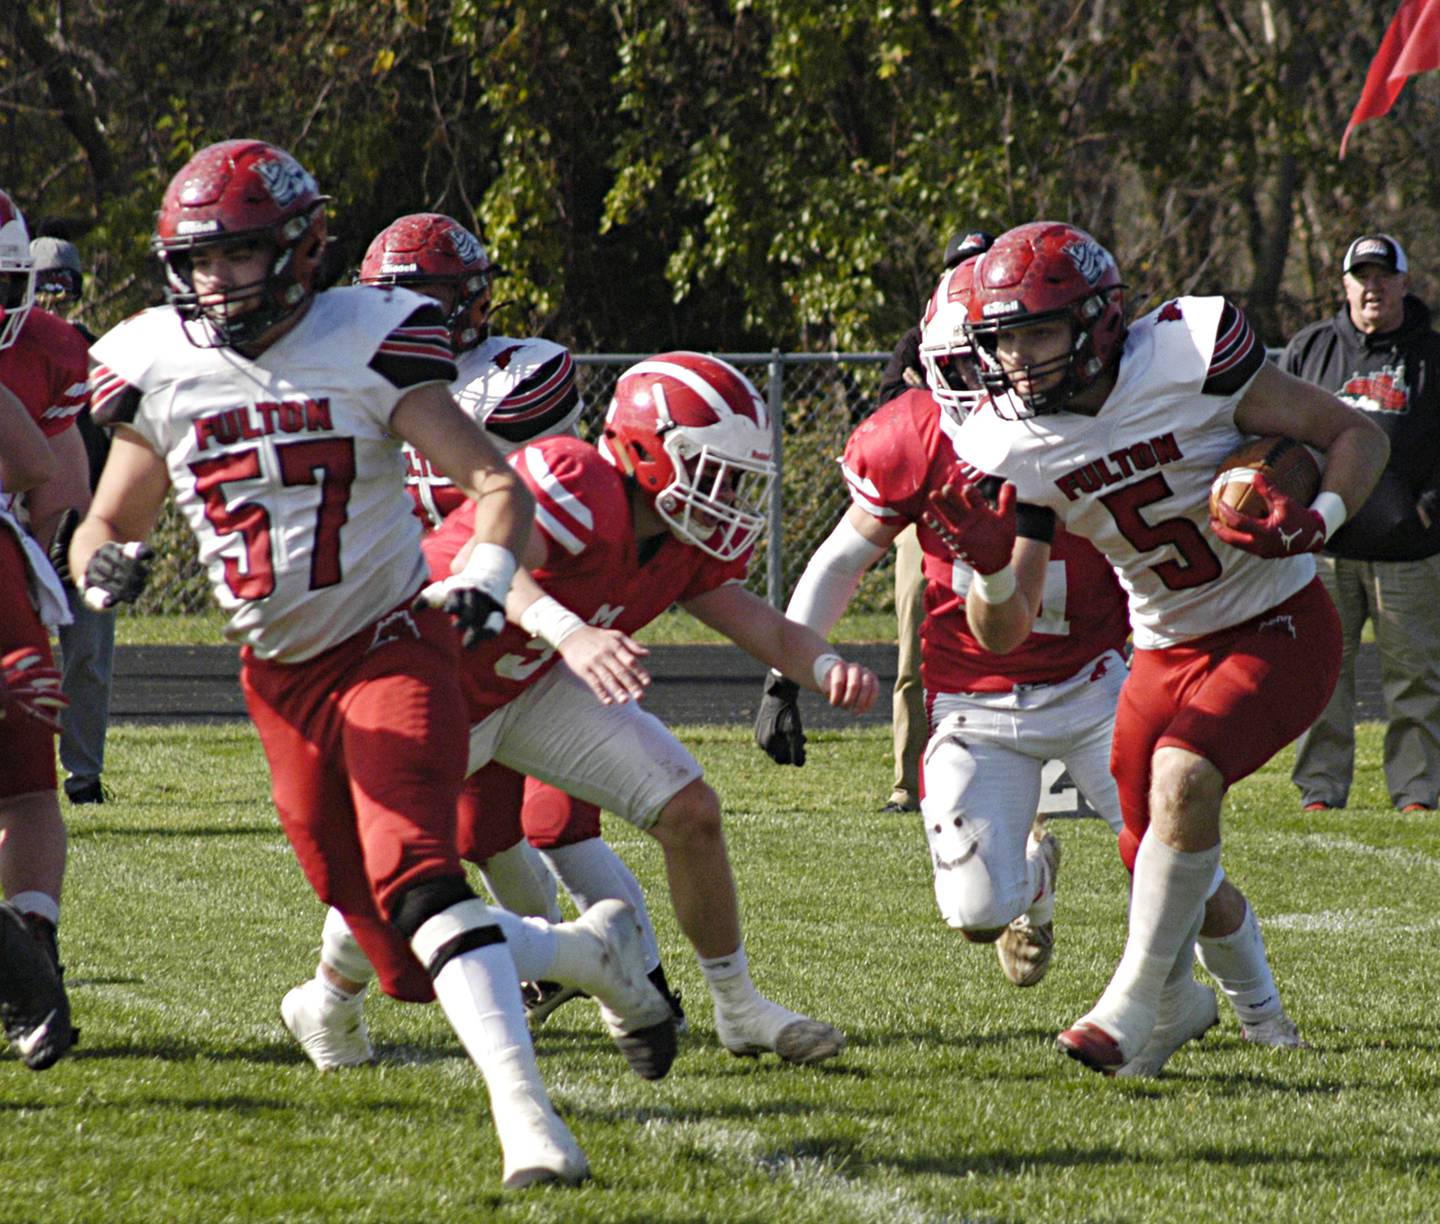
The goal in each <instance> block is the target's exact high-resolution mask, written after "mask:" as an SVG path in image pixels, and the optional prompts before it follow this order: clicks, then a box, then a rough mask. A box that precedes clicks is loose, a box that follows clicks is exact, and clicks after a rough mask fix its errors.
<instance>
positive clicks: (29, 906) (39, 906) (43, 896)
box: [6, 889, 60, 927]
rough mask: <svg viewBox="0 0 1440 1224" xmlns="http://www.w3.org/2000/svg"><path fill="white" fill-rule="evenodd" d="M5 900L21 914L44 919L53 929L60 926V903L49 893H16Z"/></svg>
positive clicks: (33, 891)
mask: <svg viewBox="0 0 1440 1224" xmlns="http://www.w3.org/2000/svg"><path fill="white" fill-rule="evenodd" d="M6 900H7V901H9V902H10V904H11V905H13V906H14V907H15V908H16V909H18V910H19V911H20V912H21V913H22V914H34V915H35V916H36V917H37V918H44V919H45V921H47V922H48V923H49V924H50V925H51V926H53V927H58V926H59V925H60V902H59V901H57V900H56V899H55V898H54V897H52V896H51V895H50V894H49V893H43V892H40V891H38V890H33V889H32V890H31V891H29V892H18V893H16V894H15V895H14V896H13V897H7V898H6Z"/></svg>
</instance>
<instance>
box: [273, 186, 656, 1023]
mask: <svg viewBox="0 0 1440 1224" xmlns="http://www.w3.org/2000/svg"><path fill="white" fill-rule="evenodd" d="M493 274H494V268H493V267H492V265H491V263H490V256H489V254H488V253H487V252H486V250H485V247H484V244H483V243H481V241H480V240H479V239H478V238H477V237H476V236H475V235H474V234H473V233H471V232H470V230H468V229H467V228H466V227H465V226H463V225H461V224H460V222H458V221H456V220H455V219H454V218H453V217H448V216H445V215H444V214H443V213H412V214H409V215H407V216H404V217H399V218H397V219H396V220H395V221H392V222H391V223H390V224H389V225H387V226H386V227H385V228H384V229H383V230H381V231H380V233H378V234H377V235H375V238H374V239H373V240H372V241H371V243H370V246H369V247H368V248H367V249H366V251H365V258H364V259H363V260H362V261H361V264H360V275H359V277H358V278H357V279H358V280H359V282H360V283H361V284H362V285H376V286H381V287H393V286H397V285H398V286H402V287H404V288H406V289H411V290H413V291H414V292H416V293H422V294H424V295H425V296H426V297H431V298H434V299H435V300H436V301H437V302H439V303H440V305H441V308H442V309H443V310H444V311H445V316H446V322H447V323H448V325H449V327H450V342H451V346H452V348H453V349H454V350H455V365H456V368H457V370H458V371H459V377H458V378H456V380H455V382H454V383H452V384H451V388H450V389H451V391H452V392H453V393H454V395H455V399H456V402H457V403H458V404H459V405H460V408H461V411H463V412H465V413H466V414H467V415H468V416H469V417H470V418H471V419H472V420H473V421H474V422H475V423H476V424H477V425H479V426H480V427H481V428H482V429H483V430H484V431H485V433H486V435H487V436H488V437H489V439H490V440H491V442H492V443H494V445H495V449H496V450H497V451H499V452H500V453H501V454H502V455H509V454H510V453H511V452H512V451H514V450H515V449H516V448H518V447H520V446H523V445H525V444H526V443H529V442H537V441H539V440H540V439H541V438H548V437H552V436H554V435H556V434H573V433H574V432H575V426H576V422H578V421H579V419H580V414H581V412H582V411H583V410H584V400H583V399H582V398H581V396H580V392H579V388H578V387H577V386H576V383H575V363H574V362H573V361H572V360H571V357H570V353H569V351H568V350H567V349H565V348H564V347H563V346H561V345H559V344H556V343H554V342H553V341H551V340H544V339H541V338H540V337H538V336H531V337H528V338H524V339H515V338H513V337H510V336H496V335H492V334H491V331H490V313H491V303H492V295H491V277H492V275H493ZM405 464H406V471H405V486H406V488H407V489H408V490H409V493H410V496H411V497H412V498H413V499H414V502H415V508H416V513H417V514H418V515H419V516H420V519H421V522H422V523H423V525H424V527H425V529H426V531H427V532H428V531H432V530H434V529H435V528H436V527H438V526H439V525H440V523H441V522H442V521H443V520H444V518H445V516H446V515H448V514H449V513H451V511H453V510H455V509H457V508H458V507H459V506H460V504H461V503H462V502H463V501H464V500H465V495H464V493H463V492H462V491H461V490H460V489H458V488H457V487H456V486H455V485H454V483H453V482H451V481H450V480H449V479H448V478H447V477H446V476H444V475H443V474H442V473H440V472H438V471H436V470H435V468H434V467H433V466H432V465H431V464H430V462H429V460H428V459H426V458H425V456H424V455H422V454H420V452H419V451H417V450H416V449H415V448H414V447H413V446H410V445H408V444H407V445H406V447H405ZM465 789H466V794H465V795H463V796H462V798H461V802H462V803H469V802H471V801H472V796H471V794H470V792H472V791H474V792H475V793H476V796H475V801H477V802H479V801H480V798H479V797H480V796H483V802H484V803H485V804H486V805H487V807H488V808H489V809H490V810H491V811H494V810H496V809H497V808H498V807H499V806H500V804H501V796H502V795H503V794H506V793H508V794H509V795H510V796H511V799H512V801H513V802H514V803H519V804H520V805H521V806H522V824H523V828H524V830H525V836H523V837H520V838H519V839H518V840H517V841H516V842H515V843H514V844H513V845H510V846H504V847H501V848H499V849H498V850H496V852H495V853H493V854H490V855H489V856H488V857H487V858H486V859H485V860H484V861H483V862H480V863H478V864H477V866H478V867H479V868H480V872H481V875H482V876H483V877H484V879H485V884H486V887H488V888H489V889H490V892H491V894H492V895H493V896H494V897H495V899H496V900H497V901H498V902H499V903H500V904H501V905H503V906H505V908H506V909H509V910H512V911H513V912H515V913H517V914H531V915H535V916H538V917H544V918H549V919H551V920H552V921H555V922H558V921H559V920H560V911H559V908H558V907H557V905H556V901H555V880H556V878H557V877H558V878H559V879H560V880H561V881H562V882H563V883H564V885H565V888H566V891H567V892H568V893H569V894H570V896H571V898H572V900H574V902H575V904H576V905H577V906H578V907H579V909H580V910H582V911H583V910H585V909H588V908H589V907H590V905H592V904H594V903H595V902H597V901H602V900H605V899H606V898H615V899H617V900H621V901H625V902H627V903H629V904H630V905H631V906H632V907H633V908H634V910H635V917H636V920H637V921H638V922H639V923H640V929H641V932H642V934H643V938H644V945H645V961H646V969H647V971H648V974H649V976H650V979H651V981H653V982H654V983H655V986H656V989H658V990H659V991H660V992H661V993H662V994H663V995H664V996H665V997H666V998H667V999H668V1000H669V1001H670V1004H671V1008H672V1010H674V1012H675V1014H676V1019H677V1022H678V1023H683V1020H684V1012H683V1011H682V1010H681V1007H680V1000H679V996H678V995H676V994H675V993H673V992H672V991H671V989H670V984H669V981H668V980H667V978H666V975H665V970H664V967H663V966H662V965H661V963H660V947H659V943H658V941H657V940H656V938H655V929H654V926H653V925H652V923H651V921H650V915H649V910H648V907H647V905H646V902H645V895H644V892H643V891H642V890H641V887H640V882H639V881H638V880H636V878H635V876H634V874H633V873H632V872H631V871H630V869H629V868H628V867H627V866H626V865H625V864H624V863H623V862H622V861H621V860H620V858H619V856H617V855H616V854H615V852H614V851H613V850H612V849H611V848H610V846H609V845H608V844H607V843H606V842H605V841H604V840H603V839H602V838H601V836H600V809H599V808H598V807H596V806H595V805H594V804H593V803H585V802H583V801H582V800H579V799H575V798H573V797H572V796H570V795H566V794H565V793H564V792H563V791H560V790H557V789H556V788H555V787H553V786H550V785H548V784H546V783H544V782H541V781H539V780H538V779H535V778H530V779H521V778H519V777H518V776H512V775H511V774H510V771H507V770H506V769H505V767H504V766H503V765H499V764H493V765H490V766H487V767H486V769H485V771H484V774H483V776H481V775H477V776H475V777H472V778H469V779H467V780H466V788H465ZM507 827H509V826H508V825H507ZM535 847H538V848H539V852H537V850H536V849H535ZM540 852H543V855H544V857H543V860H542V858H541V857H540ZM552 872H553V874H552ZM343 985H349V986H351V987H353V988H356V989H358V984H356V983H343ZM310 988H311V986H310V984H309V983H307V985H306V987H305V989H310ZM296 989H301V988H300V987H297V988H296ZM522 990H523V992H524V995H525V1013H526V1016H527V1018H528V1019H529V1021H530V1023H531V1025H532V1026H536V1027H538V1026H539V1025H541V1024H543V1023H544V1022H545V1021H546V1020H547V1019H548V1018H549V1017H550V1015H551V1014H553V1012H554V1011H555V1009H556V1008H558V1007H559V1006H561V1004H563V1003H565V1002H566V1001H568V1000H569V999H572V998H574V997H575V996H576V994H577V992H576V990H575V989H574V988H573V987H569V986H564V985H561V984H560V983H558V982H524V983H522ZM357 1032H363V1030H357ZM297 1035H298V1034H297Z"/></svg>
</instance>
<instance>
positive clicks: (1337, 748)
mask: <svg viewBox="0 0 1440 1224" xmlns="http://www.w3.org/2000/svg"><path fill="white" fill-rule="evenodd" d="M1408 271H1409V267H1408V263H1407V261H1406V258H1405V251H1404V249H1403V248H1402V247H1401V245H1400V243H1399V242H1397V241H1396V240H1395V239H1394V238H1392V237H1391V236H1390V235H1388V234H1366V235H1362V236H1361V237H1359V238H1357V239H1355V241H1354V242H1352V243H1351V244H1350V247H1349V249H1348V250H1347V251H1346V253H1345V260H1344V263H1343V273H1344V285H1345V299H1346V304H1345V307H1344V308H1343V309H1341V310H1340V311H1339V313H1337V314H1336V315H1334V316H1333V317H1332V318H1329V319H1325V320H1322V321H1321V322H1319V323H1312V324H1311V325H1310V326H1309V327H1306V328H1305V329H1303V330H1302V331H1300V332H1299V333H1298V334H1297V335H1296V336H1295V337H1294V338H1293V339H1292V340H1291V341H1290V343H1289V345H1288V346H1287V347H1286V349H1285V352H1284V355H1283V356H1282V357H1281V360H1280V364H1281V366H1282V367H1283V368H1284V369H1285V370H1287V371H1289V372H1290V373H1292V374H1297V375H1299V376H1300V377H1301V378H1305V379H1308V380H1309V381H1311V382H1314V383H1318V384H1319V385H1320V386H1322V387H1324V388H1326V389H1327V390H1331V391H1334V392H1335V394H1336V395H1338V396H1339V397H1340V398H1341V399H1343V400H1345V401H1346V402H1347V403H1349V404H1351V405H1352V406H1354V407H1356V408H1359V409H1361V410H1363V411H1365V412H1367V413H1369V414H1370V415H1371V417H1372V418H1373V419H1374V420H1375V421H1376V423H1378V424H1379V425H1380V426H1381V427H1382V428H1383V429H1384V430H1385V432H1386V433H1387V434H1389V435H1390V462H1389V466H1387V467H1386V469H1385V473H1384V475H1383V476H1382V477H1381V479H1380V483H1379V484H1378V485H1377V486H1376V488H1375V491H1374V493H1372V494H1371V496H1370V499H1369V500H1368V501H1367V502H1366V503H1365V505H1364V506H1363V507H1361V509H1360V510H1359V512H1358V513H1356V514H1355V515H1354V516H1353V517H1352V518H1351V519H1350V521H1349V522H1347V523H1346V524H1345V525H1344V527H1342V528H1341V529H1340V530H1339V531H1337V532H1336V533H1335V535H1334V536H1332V537H1331V539H1330V542H1329V544H1328V545H1327V546H1326V549H1325V554H1324V555H1323V556H1322V557H1320V558H1318V560H1319V563H1320V573H1321V577H1322V578H1323V579H1324V581H1325V585H1326V587H1327V588H1328V589H1329V591H1330V595H1331V597H1332V598H1333V599H1334V600H1335V606H1336V607H1337V608H1338V609H1339V610H1340V620H1341V625H1342V627H1343V629H1344V634H1345V654H1344V660H1343V663H1342V668H1341V673H1340V682H1339V684H1338V685H1337V686H1336V689H1335V695H1334V697H1333V698H1332V699H1331V701H1330V704H1329V706H1328V707H1327V708H1326V710H1325V712H1324V714H1322V715H1321V716H1320V718H1319V719H1318V720H1317V721H1316V723H1315V725H1314V726H1313V727H1311V729H1310V730H1309V731H1307V732H1306V733H1305V734H1304V735H1303V736H1301V738H1300V740H1299V742H1298V743H1297V745H1296V750H1295V768H1294V771H1293V773H1292V775H1291V777H1292V778H1293V780H1294V782H1295V785H1296V786H1297V787H1298V788H1299V790H1300V802H1301V804H1302V805H1303V806H1304V807H1305V810H1306V811H1325V810H1326V809H1329V808H1343V807H1344V806H1345V803H1346V800H1347V799H1348V797H1349V791H1350V781H1351V776H1352V773H1353V768H1354V762H1355V655H1356V651H1357V649H1358V647H1359V643H1360V630H1361V627H1362V626H1363V625H1364V623H1365V620H1366V618H1367V617H1368V618H1369V619H1370V620H1371V621H1372V622H1373V624H1374V627H1375V641H1376V646H1377V647H1378V650H1379V655H1380V678H1381V684H1382V687H1383V690H1384V696H1385V712H1386V717H1387V719H1388V725H1387V726H1386V729H1385V782H1386V786H1387V787H1388V789H1389V792H1390V799H1391V802H1392V803H1393V805H1394V806H1395V807H1396V808H1398V809H1400V810H1401V811H1405V812H1416V811H1426V810H1430V809H1433V808H1434V807H1435V806H1436V800H1437V796H1440V335H1437V334H1436V332H1434V331H1433V330H1432V329H1431V326H1430V318H1431V316H1430V308H1429V307H1428V306H1426V305H1425V304H1424V303H1423V302H1422V301H1421V300H1420V299H1419V298H1417V297H1416V296H1414V295H1413V294H1411V293H1409V292H1408V290H1409V285H1410V279H1409V276H1408Z"/></svg>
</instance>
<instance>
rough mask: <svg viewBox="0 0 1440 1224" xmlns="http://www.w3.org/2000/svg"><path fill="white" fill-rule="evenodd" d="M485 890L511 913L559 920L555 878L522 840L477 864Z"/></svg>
mask: <svg viewBox="0 0 1440 1224" xmlns="http://www.w3.org/2000/svg"><path fill="white" fill-rule="evenodd" d="M480 875H481V876H482V877H483V879H484V880H485V887H486V888H488V889H489V890H490V895H491V896H492V897H494V898H495V904H496V905H500V906H503V907H504V908H505V909H507V910H509V911H510V912H511V913H512V914H521V915H525V916H528V917H533V918H545V919H548V920H549V921H550V922H559V921H560V920H561V914H560V906H559V904H558V902H557V900H556V896H555V877H554V876H553V875H551V874H550V869H549V868H548V867H547V866H546V865H545V861H544V860H543V859H542V858H541V857H540V852H539V851H538V850H536V849H535V847H534V846H532V845H531V844H530V843H529V842H527V841H525V840H524V839H523V838H522V839H521V840H520V841H518V842H516V843H515V844H514V845H513V846H511V847H510V848H509V849H508V850H502V851H500V853H499V854H496V855H493V856H491V857H490V858H488V859H486V860H485V862H483V863H482V864H481V865H480Z"/></svg>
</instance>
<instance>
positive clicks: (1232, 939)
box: [1196, 903, 1284, 1024]
mask: <svg viewBox="0 0 1440 1224" xmlns="http://www.w3.org/2000/svg"><path fill="white" fill-rule="evenodd" d="M1196 951H1197V953H1198V954H1199V957H1200V963H1201V964H1202V965H1204V966H1205V971H1206V972H1207V973H1208V974H1210V976H1211V977H1213V978H1214V979H1215V982H1216V985H1218V986H1219V987H1220V989H1221V991H1222V992H1223V993H1224V995H1225V997H1226V998H1227V999H1229V1000H1230V1006H1231V1007H1233V1008H1234V1009H1235V1015H1236V1017H1237V1018H1238V1019H1239V1021H1240V1023H1241V1024H1258V1023H1259V1022H1260V1021H1262V1020H1268V1019H1270V1017H1272V1016H1278V1015H1279V1014H1280V1013H1281V1011H1283V1010H1284V1009H1283V1007H1282V1006H1281V1003H1280V989H1279V987H1277V986H1276V985H1275V977H1274V975H1273V974H1272V973H1271V972H1270V961H1269V958H1268V957H1267V956H1266V955H1265V937H1264V936H1263V935H1262V934H1261V933H1260V923H1259V921H1258V920H1257V919H1256V917H1255V911H1254V910H1252V909H1251V908H1250V906H1249V904H1248V903H1247V904H1246V906H1245V917H1244V919H1243V920H1242V921H1241V923H1240V925H1239V926H1238V927H1237V928H1236V929H1235V930H1234V931H1232V932H1231V933H1230V934H1229V935H1220V936H1217V937H1216V938H1214V939H1207V938H1206V937H1205V936H1203V935H1202V936H1201V937H1200V942H1199V944H1198V946H1197V948H1196Z"/></svg>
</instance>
